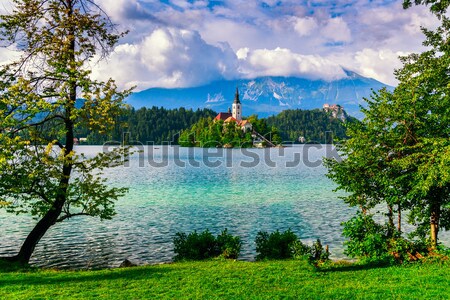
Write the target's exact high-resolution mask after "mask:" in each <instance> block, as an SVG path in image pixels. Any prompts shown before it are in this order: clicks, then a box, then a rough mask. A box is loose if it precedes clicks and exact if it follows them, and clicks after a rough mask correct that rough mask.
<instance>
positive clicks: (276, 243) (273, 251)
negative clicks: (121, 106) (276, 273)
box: [255, 229, 298, 260]
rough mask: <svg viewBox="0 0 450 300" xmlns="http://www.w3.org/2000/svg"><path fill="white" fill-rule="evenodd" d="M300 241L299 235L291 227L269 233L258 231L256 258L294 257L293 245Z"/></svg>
mask: <svg viewBox="0 0 450 300" xmlns="http://www.w3.org/2000/svg"><path fill="white" fill-rule="evenodd" d="M296 241H298V238H297V236H296V235H295V233H293V232H292V231H291V230H290V229H288V230H286V231H285V232H283V233H281V232H279V231H278V230H277V231H275V232H273V233H271V234H269V233H267V232H262V231H260V232H258V234H257V235H256V240H255V243H256V252H257V256H256V260H262V259H286V258H292V257H293V253H292V250H291V246H292V244H293V243H294V242H296Z"/></svg>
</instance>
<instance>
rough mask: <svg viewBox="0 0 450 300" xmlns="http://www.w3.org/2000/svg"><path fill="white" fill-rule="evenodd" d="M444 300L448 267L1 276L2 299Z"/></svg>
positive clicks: (215, 265) (177, 267) (181, 268)
mask: <svg viewBox="0 0 450 300" xmlns="http://www.w3.org/2000/svg"><path fill="white" fill-rule="evenodd" d="M58 298H63V299H144V298H146V299H354V298H356V299H450V264H448V263H442V264H438V263H426V264H411V265H406V266H393V267H370V266H363V267H358V266H351V265H336V266H331V267H327V268H323V269H320V270H316V269H314V268H312V267H311V266H310V265H308V264H307V263H305V262H302V261H267V262H241V261H207V262H186V263H174V264H166V265H157V266H146V267H135V268H126V269H110V270H100V271H57V270H25V271H11V270H9V271H8V270H6V269H5V267H1V265H0V299H58Z"/></svg>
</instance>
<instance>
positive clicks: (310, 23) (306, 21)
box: [293, 17, 319, 36]
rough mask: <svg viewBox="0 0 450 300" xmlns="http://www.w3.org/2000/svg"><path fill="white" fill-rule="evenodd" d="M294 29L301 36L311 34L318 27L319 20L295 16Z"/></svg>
mask: <svg viewBox="0 0 450 300" xmlns="http://www.w3.org/2000/svg"><path fill="white" fill-rule="evenodd" d="M293 21H294V29H295V31H296V32H297V33H298V34H299V35H300V36H308V35H310V34H311V33H312V32H313V31H314V30H315V29H317V27H318V26H319V25H318V24H317V21H316V20H315V19H314V18H312V17H306V18H294V20H293Z"/></svg>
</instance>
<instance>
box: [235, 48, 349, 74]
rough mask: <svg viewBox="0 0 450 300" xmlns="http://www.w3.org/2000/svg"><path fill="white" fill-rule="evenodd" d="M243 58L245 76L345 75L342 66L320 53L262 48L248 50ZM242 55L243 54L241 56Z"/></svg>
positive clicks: (242, 66) (242, 64)
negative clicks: (301, 52) (300, 52)
mask: <svg viewBox="0 0 450 300" xmlns="http://www.w3.org/2000/svg"><path fill="white" fill-rule="evenodd" d="M246 52H247V53H246V54H247V55H246V57H245V58H244V59H241V68H242V71H243V74H242V75H244V76H246V77H249V78H254V77H259V76H298V77H303V78H310V79H325V80H333V79H339V78H343V77H345V76H346V75H345V72H344V71H343V70H342V68H341V67H340V66H339V65H338V64H336V63H334V62H333V61H331V60H328V59H325V58H323V57H320V56H318V55H301V54H298V53H293V52H291V51H290V50H289V49H281V48H276V49H274V50H267V49H262V50H261V49H260V50H254V51H248V50H247V51H246ZM241 57H242V56H241Z"/></svg>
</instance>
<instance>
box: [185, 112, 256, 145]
mask: <svg viewBox="0 0 450 300" xmlns="http://www.w3.org/2000/svg"><path fill="white" fill-rule="evenodd" d="M249 120H250V119H249ZM254 120H257V119H254ZM258 122H259V123H264V122H263V121H258ZM252 125H253V123H252ZM179 144H180V145H181V146H183V147H205V148H215V147H241V148H247V147H252V146H253V138H252V136H251V133H250V132H244V131H243V130H242V129H241V127H240V126H238V125H237V124H236V123H234V122H229V123H224V122H223V121H222V120H219V121H214V120H213V119H212V118H203V119H200V120H199V121H198V122H197V123H195V124H194V125H192V126H191V128H189V129H186V130H183V131H182V133H181V135H180V139H179Z"/></svg>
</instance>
